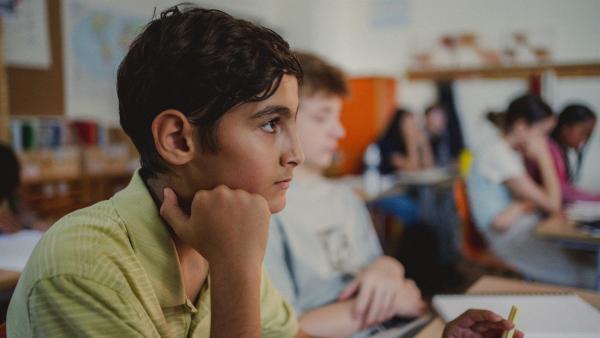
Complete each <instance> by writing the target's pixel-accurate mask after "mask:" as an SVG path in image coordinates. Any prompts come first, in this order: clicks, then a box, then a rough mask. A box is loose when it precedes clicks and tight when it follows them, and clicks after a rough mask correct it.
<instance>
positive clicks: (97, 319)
mask: <svg viewBox="0 0 600 338" xmlns="http://www.w3.org/2000/svg"><path fill="white" fill-rule="evenodd" d="M27 303H28V304H27V305H28V310H29V325H30V329H31V334H32V335H33V336H35V337H86V336H87V337H91V336H93V337H159V334H158V332H157V331H156V330H155V328H154V325H152V323H151V322H149V319H147V318H144V316H143V315H141V314H140V312H138V311H137V310H136V309H135V305H134V304H135V301H134V300H126V299H124V298H123V297H122V296H121V295H120V294H119V293H117V292H116V291H114V290H112V289H110V288H108V287H106V286H104V285H101V284H99V283H97V282H94V281H92V280H88V279H82V278H79V277H75V276H57V277H53V278H50V279H45V280H42V281H39V282H38V283H37V284H36V285H35V287H34V288H33V289H32V291H31V293H30V295H29V298H28V301H27Z"/></svg>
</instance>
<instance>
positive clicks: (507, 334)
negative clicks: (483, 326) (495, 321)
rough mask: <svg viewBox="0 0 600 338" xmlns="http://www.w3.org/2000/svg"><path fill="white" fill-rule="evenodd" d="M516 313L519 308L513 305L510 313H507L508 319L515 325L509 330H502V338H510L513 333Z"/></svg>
mask: <svg viewBox="0 0 600 338" xmlns="http://www.w3.org/2000/svg"><path fill="white" fill-rule="evenodd" d="M518 313H519V309H518V308H517V307H516V306H514V305H513V306H512V307H511V308H510V313H509V314H508V321H509V322H511V323H513V324H515V327H513V328H512V329H511V330H508V331H504V333H503V334H502V338H512V337H513V334H515V329H516V328H517V326H516V324H517V314H518Z"/></svg>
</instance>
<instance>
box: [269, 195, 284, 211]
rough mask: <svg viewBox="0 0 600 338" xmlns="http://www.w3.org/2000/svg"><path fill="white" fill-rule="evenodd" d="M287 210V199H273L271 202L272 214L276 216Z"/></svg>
mask: <svg viewBox="0 0 600 338" xmlns="http://www.w3.org/2000/svg"><path fill="white" fill-rule="evenodd" d="M284 208H285V197H282V198H277V199H272V200H270V201H269V210H270V211H271V214H276V213H278V212H280V211H281V210H283V209H284Z"/></svg>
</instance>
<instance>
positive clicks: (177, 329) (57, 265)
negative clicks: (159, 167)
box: [7, 172, 298, 337]
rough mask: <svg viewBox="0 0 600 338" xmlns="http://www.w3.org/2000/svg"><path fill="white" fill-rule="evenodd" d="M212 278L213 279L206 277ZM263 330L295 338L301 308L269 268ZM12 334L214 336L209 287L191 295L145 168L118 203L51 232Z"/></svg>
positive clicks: (21, 287) (12, 309)
mask: <svg viewBox="0 0 600 338" xmlns="http://www.w3.org/2000/svg"><path fill="white" fill-rule="evenodd" d="M207 280H208V279H207ZM260 294H261V296H260V309H261V326H262V335H263V337H293V336H294V335H295V334H296V332H297V331H298V323H297V321H296V319H295V314H294V312H293V310H292V308H291V307H290V306H289V305H288V304H287V303H286V301H285V300H284V299H283V298H282V297H281V295H280V294H279V293H278V292H277V291H276V290H275V289H274V288H273V286H272V285H271V283H270V280H269V277H268V276H267V275H266V273H264V272H263V277H262V281H261V290H260ZM7 329H8V336H9V337H32V336H35V337H39V336H43V337H45V336H48V337H59V336H60V337H80V336H93V337H96V336H111V337H208V336H209V334H210V286H209V285H208V282H206V284H205V285H204V286H203V288H202V290H201V291H200V295H199V297H198V299H197V300H196V302H195V303H193V302H192V301H190V300H189V299H188V298H187V296H186V294H185V288H184V285H183V281H182V278H181V271H180V265H179V261H178V257H177V252H176V250H175V246H174V243H173V241H172V238H171V235H170V233H169V227H168V225H166V224H165V223H164V222H163V221H162V219H161V218H160V216H159V214H158V209H157V207H156V205H155V204H154V202H153V200H152V197H151V195H150V193H149V192H148V190H147V188H146V187H145V185H144V182H143V181H142V179H141V177H140V176H139V174H138V173H137V172H136V173H135V174H134V176H133V178H132V180H131V182H130V184H129V186H128V187H126V188H125V189H124V190H122V191H120V192H119V193H117V194H116V195H115V196H113V197H112V198H111V199H110V200H106V201H102V202H99V203H97V204H95V205H93V206H91V207H88V208H84V209H81V210H78V211H75V212H73V213H71V214H69V215H67V216H65V217H64V218H62V219H61V220H60V221H58V222H57V223H56V224H55V225H54V226H52V228H51V229H50V230H49V231H48V232H47V233H46V235H45V236H44V237H43V238H42V240H41V241H40V243H39V244H38V246H37V247H36V248H35V250H34V252H33V254H32V255H31V258H30V260H29V262H28V263H27V266H26V267H25V270H24V271H23V273H22V275H21V278H20V280H19V283H18V285H17V288H16V290H15V292H14V294H13V297H12V299H11V302H10V306H9V310H8V316H7Z"/></svg>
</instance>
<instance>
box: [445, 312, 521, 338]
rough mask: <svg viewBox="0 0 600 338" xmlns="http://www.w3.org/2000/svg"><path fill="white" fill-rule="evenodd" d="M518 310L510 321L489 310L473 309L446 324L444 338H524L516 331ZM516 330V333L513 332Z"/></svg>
mask: <svg viewBox="0 0 600 338" xmlns="http://www.w3.org/2000/svg"><path fill="white" fill-rule="evenodd" d="M515 316H516V309H515V311H514V312H513V310H512V309H511V315H510V316H509V317H512V318H509V320H506V319H504V318H502V317H501V316H500V315H497V314H495V313H493V312H492V311H488V310H476V309H471V310H468V311H466V312H465V313H463V314H462V315H460V316H458V318H456V319H455V320H453V321H451V322H449V323H448V324H446V327H445V328H444V333H443V335H442V337H443V338H498V337H501V336H502V337H504V336H503V334H508V335H509V336H510V334H511V331H512V338H523V337H524V335H523V332H521V331H519V330H514V327H515V325H514V324H513V320H514V319H515V318H514V317H515ZM513 330H514V331H513Z"/></svg>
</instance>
